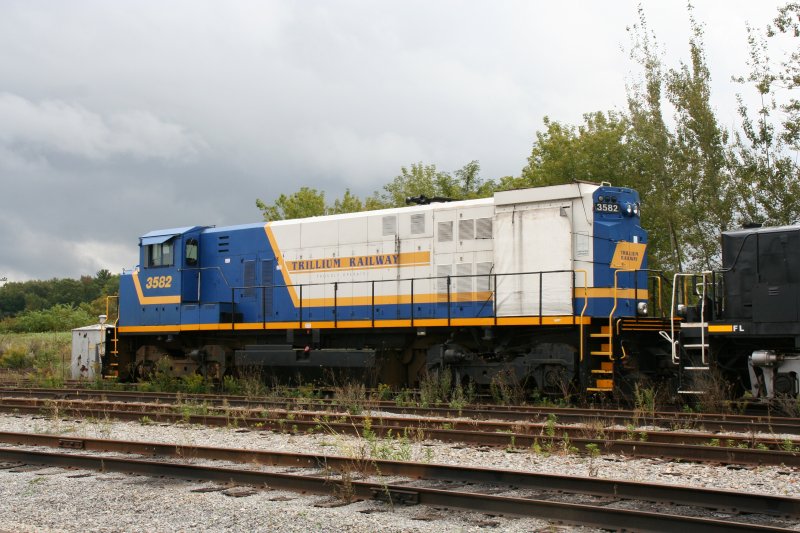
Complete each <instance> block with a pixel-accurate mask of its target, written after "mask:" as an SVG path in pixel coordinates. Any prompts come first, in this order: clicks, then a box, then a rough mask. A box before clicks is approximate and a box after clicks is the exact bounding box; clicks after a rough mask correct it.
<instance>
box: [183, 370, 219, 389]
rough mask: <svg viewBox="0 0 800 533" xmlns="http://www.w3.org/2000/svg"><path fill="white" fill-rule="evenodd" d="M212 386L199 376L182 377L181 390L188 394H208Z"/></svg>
mask: <svg viewBox="0 0 800 533" xmlns="http://www.w3.org/2000/svg"><path fill="white" fill-rule="evenodd" d="M211 387H212V384H211V382H209V381H207V380H206V379H205V378H204V377H203V376H201V375H200V374H191V375H188V376H183V388H184V390H185V391H186V392H188V393H190V394H208V393H209V392H211Z"/></svg>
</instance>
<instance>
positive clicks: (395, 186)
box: [370, 162, 462, 208]
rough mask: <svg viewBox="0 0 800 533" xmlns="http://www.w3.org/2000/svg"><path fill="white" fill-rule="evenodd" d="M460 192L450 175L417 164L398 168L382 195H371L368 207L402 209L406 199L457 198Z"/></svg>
mask: <svg viewBox="0 0 800 533" xmlns="http://www.w3.org/2000/svg"><path fill="white" fill-rule="evenodd" d="M461 192H462V190H461V188H460V187H459V186H458V182H457V181H456V180H455V179H453V177H452V176H451V175H450V174H448V173H447V172H442V171H439V170H437V169H436V165H424V164H423V163H422V162H419V163H412V164H411V166H409V167H400V174H398V175H397V176H395V177H394V179H393V180H392V181H390V182H389V183H387V184H386V185H384V186H383V192H382V193H380V194H379V193H377V192H376V193H375V194H374V195H373V201H372V203H371V204H370V205H373V206H380V207H381V208H387V207H402V206H404V205H406V198H409V197H412V196H426V197H428V198H433V197H434V196H439V197H446V198H459V197H460V195H461V194H460V193H461Z"/></svg>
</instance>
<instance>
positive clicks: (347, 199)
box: [329, 189, 364, 214]
mask: <svg viewBox="0 0 800 533" xmlns="http://www.w3.org/2000/svg"><path fill="white" fill-rule="evenodd" d="M363 210H364V202H362V201H361V198H359V197H358V196H355V195H354V194H352V193H351V192H350V189H346V190H345V191H344V196H342V199H341V200H339V199H337V200H336V201H335V202H334V203H333V207H332V208H331V209H329V211H330V214H338V213H357V212H358V211H363Z"/></svg>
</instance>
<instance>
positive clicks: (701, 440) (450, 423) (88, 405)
mask: <svg viewBox="0 0 800 533" xmlns="http://www.w3.org/2000/svg"><path fill="white" fill-rule="evenodd" d="M28 407H35V408H38V409H39V412H40V413H45V412H48V411H49V410H56V411H57V410H62V409H63V410H67V412H69V411H72V410H74V411H75V412H78V413H80V412H81V411H82V410H89V411H101V412H105V411H107V410H108V411H109V412H112V413H116V412H134V413H137V414H139V415H148V416H150V415H169V414H177V415H181V416H183V417H185V415H184V414H183V412H181V409H183V407H184V406H180V405H179V406H175V405H171V404H146V403H145V404H141V403H125V404H119V403H115V402H98V401H86V400H42V399H39V398H0V410H4V409H5V410H8V408H28ZM185 407H186V409H188V410H190V409H191V405H189V406H185ZM28 412H30V411H28ZM206 416H209V417H226V419H228V420H230V418H231V417H233V418H236V419H239V418H243V419H247V420H250V419H258V420H261V421H271V422H273V423H278V424H279V425H287V424H288V425H296V424H298V423H299V422H304V423H313V424H314V425H318V424H325V425H326V426H327V425H332V424H333V423H347V424H349V425H354V424H356V425H358V426H364V424H366V423H367V420H369V423H370V424H373V421H377V422H378V423H377V424H376V427H377V426H379V427H382V428H394V429H396V430H401V431H407V430H418V429H422V430H425V431H430V430H437V429H452V430H456V431H466V432H479V433H487V434H492V433H499V434H501V435H503V434H514V435H516V436H519V435H528V436H530V435H533V436H537V437H542V436H546V437H554V438H563V437H564V436H566V437H568V438H569V439H576V438H586V437H587V436H589V435H592V434H594V435H600V436H602V437H603V438H608V439H611V440H638V441H647V442H659V443H674V444H695V445H706V446H710V445H716V446H719V445H720V444H722V443H723V441H724V442H725V443H727V444H728V445H729V447H732V446H743V447H748V448H754V447H760V448H767V449H784V450H785V449H786V448H789V450H790V451H791V450H798V451H800V440H792V439H782V438H777V437H755V436H740V435H719V434H716V433H701V432H693V433H687V432H683V431H648V430H639V429H635V428H625V429H620V428H606V427H602V428H596V427H593V426H589V427H580V426H568V425H563V424H557V423H555V421H553V422H545V423H542V422H524V423H523V422H519V423H514V422H495V421H483V420H481V421H478V420H459V419H456V420H452V419H441V418H398V417H391V416H375V415H350V414H339V415H333V416H329V415H328V414H325V413H322V414H321V413H318V412H317V413H315V412H296V411H286V410H284V409H278V410H266V411H265V410H260V411H256V410H246V409H244V410H236V409H220V408H209V410H208V412H207V413H206ZM591 422H597V421H591ZM598 438H599V437H598Z"/></svg>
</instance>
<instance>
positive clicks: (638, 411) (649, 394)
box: [633, 383, 656, 417]
mask: <svg viewBox="0 0 800 533" xmlns="http://www.w3.org/2000/svg"><path fill="white" fill-rule="evenodd" d="M633 397H634V413H635V415H634V416H637V415H647V416H650V417H652V416H653V415H654V414H655V412H656V391H655V389H654V388H652V387H640V386H639V384H638V383H637V384H636V387H635V388H634V390H633Z"/></svg>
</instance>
